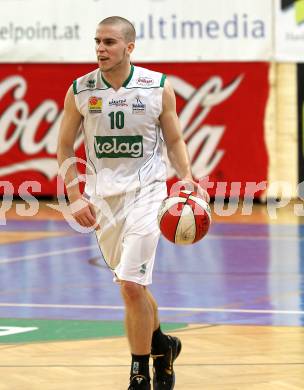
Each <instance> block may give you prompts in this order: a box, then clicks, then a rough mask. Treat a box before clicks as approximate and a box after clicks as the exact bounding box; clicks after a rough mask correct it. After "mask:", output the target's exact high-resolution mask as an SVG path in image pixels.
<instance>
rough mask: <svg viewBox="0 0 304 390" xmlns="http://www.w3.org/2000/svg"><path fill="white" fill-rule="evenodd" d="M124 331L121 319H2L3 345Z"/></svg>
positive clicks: (166, 327)
mask: <svg viewBox="0 0 304 390" xmlns="http://www.w3.org/2000/svg"><path fill="white" fill-rule="evenodd" d="M186 326H187V324H186V323H163V324H162V329H163V330H164V331H172V330H176V329H181V328H185V327H186ZM124 334H125V332H124V323H123V322H122V321H84V320H81V321H79V320H44V319H23V318H22V319H20V318H0V344H15V343H29V342H42V341H66V340H86V339H96V338H106V337H121V336H124Z"/></svg>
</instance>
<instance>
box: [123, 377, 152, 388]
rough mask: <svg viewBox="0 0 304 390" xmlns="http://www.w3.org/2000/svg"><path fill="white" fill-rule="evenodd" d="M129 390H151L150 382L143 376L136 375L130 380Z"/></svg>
mask: <svg viewBox="0 0 304 390" xmlns="http://www.w3.org/2000/svg"><path fill="white" fill-rule="evenodd" d="M128 390H151V385H150V380H148V379H147V378H146V377H145V376H143V375H134V376H132V378H130V385H129V387H128Z"/></svg>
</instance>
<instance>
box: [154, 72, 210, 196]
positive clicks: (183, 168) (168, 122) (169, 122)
mask: <svg viewBox="0 0 304 390" xmlns="http://www.w3.org/2000/svg"><path fill="white" fill-rule="evenodd" d="M162 108H163V110H162V114H161V115H160V118H159V119H160V125H161V128H162V131H163V135H164V139H165V143H166V146H167V153H168V157H169V160H170V162H171V164H172V166H173V168H174V169H175V171H176V173H177V175H178V176H179V178H180V179H181V180H182V181H185V182H190V183H191V184H192V185H193V186H194V188H195V189H197V191H199V192H200V194H201V195H202V196H203V197H204V198H205V199H206V200H209V196H208V194H207V193H206V191H204V190H203V189H202V188H201V187H200V186H198V184H197V183H196V182H195V181H194V180H193V176H192V172H191V162H190V158H189V154H188V150H187V146H186V143H185V141H184V139H183V134H182V130H181V126H180V122H179V119H178V116H177V113H176V99H175V93H174V90H173V87H172V86H171V84H170V82H169V81H168V79H166V81H165V85H164V91H163V107H162Z"/></svg>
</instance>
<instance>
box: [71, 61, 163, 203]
mask: <svg viewBox="0 0 304 390" xmlns="http://www.w3.org/2000/svg"><path fill="white" fill-rule="evenodd" d="M165 77H166V76H165V75H163V74H162V73H158V72H153V71H150V70H148V69H145V68H141V67H137V66H133V65H132V66H131V72H130V75H129V77H128V79H127V80H126V81H125V82H124V84H123V85H122V87H121V88H119V90H117V91H115V90H114V89H113V88H112V87H111V85H109V83H108V82H107V81H106V80H105V79H104V78H103V77H102V73H101V72H100V70H99V69H96V70H94V71H93V72H91V73H88V74H86V75H84V76H83V77H80V78H78V79H77V80H75V81H74V83H73V89H74V95H75V101H76V106H77V108H78V110H79V112H80V113H81V115H82V116H83V123H82V125H83V132H84V139H85V147H86V156H87V182H86V186H85V193H86V194H87V195H88V196H89V197H92V196H93V197H94V195H97V196H102V197H105V196H111V195H117V194H120V193H125V192H127V191H130V190H134V189H136V188H140V187H144V186H146V185H148V184H150V183H152V182H154V181H165V180H166V164H165V160H164V158H163V151H162V144H163V139H162V134H161V129H160V124H159V116H160V114H161V112H162V93H163V87H164V82H165Z"/></svg>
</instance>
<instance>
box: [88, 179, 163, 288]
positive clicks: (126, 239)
mask: <svg viewBox="0 0 304 390" xmlns="http://www.w3.org/2000/svg"><path fill="white" fill-rule="evenodd" d="M166 196H167V187H166V183H165V182H159V181H158V182H155V183H153V184H151V185H149V186H147V187H144V188H141V189H138V190H137V191H134V192H128V193H126V194H123V195H118V196H110V197H107V198H103V199H96V198H95V199H94V201H92V200H91V201H92V203H93V204H94V206H95V209H96V217H97V221H98V223H99V226H100V229H98V230H97V231H96V236H97V240H98V243H99V246H100V250H101V252H102V255H103V257H104V260H105V261H106V263H107V265H108V266H109V268H110V269H111V270H112V271H113V273H114V275H115V277H114V280H115V281H119V280H127V281H132V282H135V283H138V284H141V285H144V286H146V285H148V284H151V283H152V270H153V265H154V258H155V252H156V247H157V244H158V240H159V236H160V230H159V227H158V223H157V213H158V209H159V206H160V203H161V202H162V200H163V199H164V198H165V197H166Z"/></svg>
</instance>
